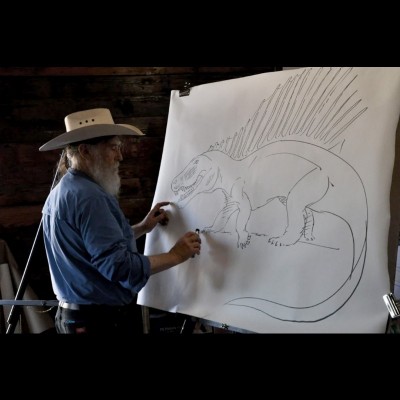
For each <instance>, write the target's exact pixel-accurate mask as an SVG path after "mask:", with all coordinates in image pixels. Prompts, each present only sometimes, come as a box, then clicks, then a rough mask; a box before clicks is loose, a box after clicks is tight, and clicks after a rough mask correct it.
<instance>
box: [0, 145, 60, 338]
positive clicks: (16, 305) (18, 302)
mask: <svg viewBox="0 0 400 400" xmlns="http://www.w3.org/2000/svg"><path fill="white" fill-rule="evenodd" d="M64 152H65V150H63V152H62V153H61V157H60V159H59V161H58V165H57V170H56V173H55V174H54V178H53V183H52V184H51V188H50V191H52V190H53V188H54V186H55V185H56V182H57V176H58V172H59V170H60V165H61V162H62V160H63V158H64ZM42 223H43V217H42V218H41V219H40V224H39V228H38V230H37V232H36V235H35V240H34V241H33V245H32V248H31V251H30V253H29V257H28V261H27V262H26V266H25V269H24V273H23V274H22V278H21V282H20V284H19V287H18V291H17V294H16V296H15V300H14V301H13V300H4V301H2V302H0V304H9V305H10V304H12V305H13V306H12V308H11V311H10V314H9V315H8V319H7V322H8V324H9V325H8V327H7V332H6V334H11V333H14V331H15V327H16V325H17V323H18V319H19V316H20V314H21V307H22V306H23V305H43V304H26V303H25V302H24V300H22V298H23V297H24V293H25V290H26V288H27V286H28V279H29V275H30V274H29V272H30V269H29V267H30V261H31V258H32V254H33V249H34V248H35V245H36V242H37V239H38V237H39V233H40V232H41V229H42ZM37 301H39V302H43V301H44V302H46V300H37ZM49 301H50V300H49ZM4 302H7V303H4ZM57 304H58V302H57Z"/></svg>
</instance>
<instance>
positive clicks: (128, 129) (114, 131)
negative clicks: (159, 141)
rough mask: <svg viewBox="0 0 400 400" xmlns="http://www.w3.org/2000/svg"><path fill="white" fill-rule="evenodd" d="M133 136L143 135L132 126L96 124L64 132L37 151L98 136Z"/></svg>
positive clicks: (52, 148)
mask: <svg viewBox="0 0 400 400" xmlns="http://www.w3.org/2000/svg"><path fill="white" fill-rule="evenodd" d="M121 135H133V136H143V135H144V133H143V132H142V131H141V130H140V129H139V128H136V127H135V126H133V125H124V124H96V125H89V126H84V127H82V128H78V129H74V130H72V131H69V132H65V133H63V134H62V135H59V136H57V137H55V138H54V139H51V140H49V141H48V142H47V143H45V144H44V145H43V146H41V147H40V148H39V151H47V150H55V149H61V148H62V147H65V146H67V145H68V144H71V143H75V142H82V141H85V140H89V139H93V138H96V137H100V136H121Z"/></svg>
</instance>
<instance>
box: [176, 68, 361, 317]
mask: <svg viewBox="0 0 400 400" xmlns="http://www.w3.org/2000/svg"><path fill="white" fill-rule="evenodd" d="M367 109H368V107H366V106H364V105H363V101H362V99H361V98H359V94H358V90H357V74H356V73H355V72H354V71H353V69H352V68H307V69H303V70H300V71H298V72H295V73H294V74H293V75H291V76H290V77H289V78H288V79H287V80H286V81H285V82H283V83H282V84H279V85H277V87H276V88H275V90H274V91H273V92H272V93H271V94H270V96H269V97H266V98H265V99H263V100H262V101H261V103H260V105H259V107H258V108H257V109H256V110H255V112H254V114H253V115H252V116H251V117H250V118H248V120H247V123H245V124H244V125H243V126H242V127H241V128H240V129H239V130H238V131H237V132H236V133H235V134H233V135H232V134H231V135H227V137H226V138H223V139H221V140H220V141H218V142H216V143H214V144H212V145H210V147H209V148H208V149H207V150H206V151H204V152H203V153H201V154H197V155H195V157H194V158H193V159H192V160H191V161H190V162H189V164H188V165H187V166H186V167H185V168H184V169H183V170H182V171H180V172H179V173H178V174H177V175H176V176H175V177H174V178H173V180H172V182H171V190H172V191H173V192H174V195H175V198H174V202H175V204H176V205H177V206H178V207H179V208H185V207H187V206H188V204H189V203H190V202H191V201H192V200H193V199H194V198H196V197H197V196H199V195H203V196H204V195H207V196H209V201H210V204H212V205H213V207H215V208H216V212H215V218H214V220H213V222H212V223H211V224H207V225H205V226H202V227H201V232H202V233H203V234H205V235H213V234H216V233H224V232H225V233H229V234H230V235H231V236H232V238H233V243H232V245H233V246H236V248H237V249H239V250H240V251H244V250H245V249H248V248H250V247H251V246H252V238H253V236H261V237H263V238H264V239H265V241H264V243H265V246H275V247H279V248H281V250H282V251H285V249H289V248H292V249H293V248H295V247H294V246H296V245H298V244H299V243H308V244H310V245H316V246H318V236H317V235H316V233H315V231H316V229H315V221H316V216H317V215H318V214H320V215H322V213H324V214H325V215H327V214H329V216H330V218H333V220H340V221H341V223H343V224H344V226H345V227H346V229H347V231H348V237H349V238H350V239H349V240H350V241H351V243H350V244H349V249H351V252H352V254H351V256H350V257H349V258H348V259H349V260H350V261H349V265H348V266H346V274H345V276H344V277H343V279H342V280H341V281H340V282H339V283H337V282H336V284H335V286H332V287H330V288H329V289H327V290H326V293H325V294H324V296H323V298H322V299H321V298H318V300H316V301H314V302H313V301H310V302H309V303H308V304H296V303H295V302H292V303H285V302H283V301H281V300H280V299H279V298H270V297H269V296H268V292H266V293H265V295H263V296H262V297H260V296H259V295H258V296H252V294H251V293H249V295H248V296H242V297H238V298H231V299H228V301H226V303H225V305H226V306H227V307H244V308H250V309H252V311H256V312H259V313H261V314H264V315H265V316H269V317H272V318H275V319H278V320H283V321H291V322H317V321H320V320H323V319H325V318H328V317H330V316H331V315H333V314H335V313H336V312H337V311H338V310H339V309H341V308H342V307H343V306H344V305H345V304H346V303H347V302H348V300H349V299H350V298H351V296H352V295H353V293H354V292H355V291H356V289H357V286H358V284H359V282H360V280H361V278H362V275H363V271H364V265H365V259H366V254H367V234H368V202H367V195H366V191H365V187H364V184H363V181H362V178H361V177H360V175H359V174H358V172H357V171H356V170H355V169H354V168H353V167H352V165H351V164H350V161H349V160H345V159H343V158H342V157H341V156H340V153H341V151H342V149H343V148H344V146H345V145H346V137H347V136H346V135H347V134H349V132H351V129H349V127H350V126H352V124H354V122H355V121H356V120H357V119H358V118H360V117H362V115H363V114H364V113H365V112H366V111H367ZM344 177H345V178H344ZM255 182H256V184H255ZM221 193H222V195H221ZM217 194H218V195H219V197H217ZM221 198H222V199H223V200H222V201H221V200H219V199H221ZM271 202H279V204H280V205H281V206H282V207H283V209H284V213H283V215H284V221H283V222H282V226H283V229H282V230H281V231H280V232H279V233H276V230H275V232H274V233H273V234H269V233H268V232H265V231H263V232H261V231H255V230H254V229H253V230H252V231H250V229H249V221H250V219H251V217H252V215H254V213H255V212H257V211H259V210H260V209H262V208H264V207H266V206H267V205H268V204H270V203H271ZM331 220H332V219H331ZM326 229H329V227H327V228H326ZM299 263H301V260H299ZM294 311H295V312H294Z"/></svg>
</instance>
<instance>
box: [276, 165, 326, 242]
mask: <svg viewBox="0 0 400 400" xmlns="http://www.w3.org/2000/svg"><path fill="white" fill-rule="evenodd" d="M328 188H329V178H328V177H327V176H326V175H325V174H324V173H322V172H321V169H320V168H315V169H313V170H312V171H310V172H309V173H307V174H306V175H304V176H302V178H301V179H300V180H299V181H298V182H297V183H296V184H295V185H294V186H293V187H292V189H291V190H290V192H289V194H288V196H287V200H286V212H287V225H286V229H285V231H284V233H283V234H282V235H281V236H276V237H271V238H270V239H269V240H268V241H269V242H270V243H271V244H274V245H275V246H290V245H292V244H295V243H296V242H298V241H299V240H300V238H301V237H302V236H303V235H307V236H306V239H308V240H312V229H311V227H312V219H311V218H312V217H311V215H310V214H311V213H312V212H311V210H308V209H307V207H309V206H311V205H312V204H314V203H316V202H318V201H319V200H321V199H322V198H323V197H324V196H325V195H326V193H327V191H328Z"/></svg>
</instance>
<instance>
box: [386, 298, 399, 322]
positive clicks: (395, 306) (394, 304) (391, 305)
mask: <svg viewBox="0 0 400 400" xmlns="http://www.w3.org/2000/svg"><path fill="white" fill-rule="evenodd" d="M383 301H384V302H385V304H386V307H387V309H388V311H389V314H390V316H391V317H392V319H396V318H399V317H400V310H399V307H400V304H399V302H398V301H397V300H396V299H395V297H394V296H393V294H392V293H389V294H385V295H384V296H383Z"/></svg>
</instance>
